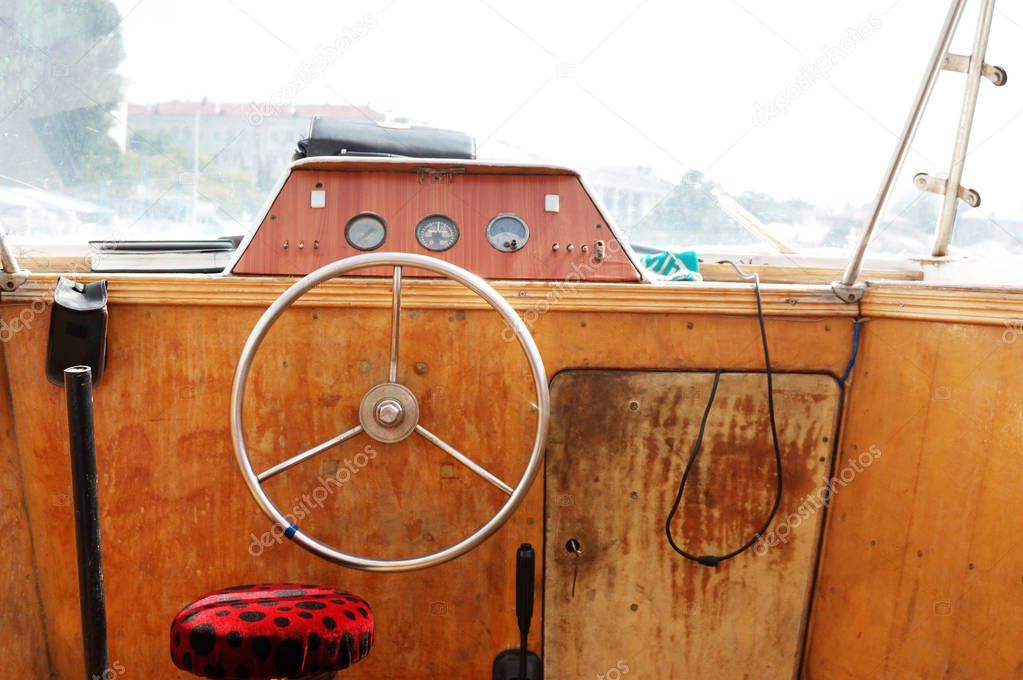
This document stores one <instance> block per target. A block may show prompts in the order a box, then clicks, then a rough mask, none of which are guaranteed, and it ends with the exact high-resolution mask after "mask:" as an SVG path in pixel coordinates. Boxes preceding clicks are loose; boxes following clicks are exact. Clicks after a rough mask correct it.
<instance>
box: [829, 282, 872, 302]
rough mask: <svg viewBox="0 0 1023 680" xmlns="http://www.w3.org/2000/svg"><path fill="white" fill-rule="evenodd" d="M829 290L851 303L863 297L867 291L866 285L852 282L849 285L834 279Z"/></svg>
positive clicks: (840, 298) (843, 300)
mask: <svg viewBox="0 0 1023 680" xmlns="http://www.w3.org/2000/svg"><path fill="white" fill-rule="evenodd" d="M831 290H832V292H834V293H835V296H836V297H837V298H838V299H839V300H841V301H842V302H845V303H848V304H850V305H851V304H855V303H857V302H859V301H860V300H862V299H863V294H864V293H866V292H867V287H866V286H864V285H863V284H853V285H851V286H850V285H846V284H844V283H842V282H841V281H834V282H832V284H831Z"/></svg>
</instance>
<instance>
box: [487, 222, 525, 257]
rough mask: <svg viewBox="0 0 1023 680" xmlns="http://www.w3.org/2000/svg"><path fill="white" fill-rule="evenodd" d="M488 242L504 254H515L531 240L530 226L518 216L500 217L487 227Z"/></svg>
mask: <svg viewBox="0 0 1023 680" xmlns="http://www.w3.org/2000/svg"><path fill="white" fill-rule="evenodd" d="M487 240H488V241H490V245H492V246H494V247H495V248H497V249H498V250H500V251H501V252H502V253H514V252H515V251H516V250H522V246H524V245H526V241H528V240H529V226H528V225H527V224H526V223H525V221H524V220H523V219H522V218H521V217H519V216H518V215H498V216H497V217H495V218H494V219H492V220H490V224H488V225H487Z"/></svg>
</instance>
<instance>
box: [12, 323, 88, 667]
mask: <svg viewBox="0 0 1023 680" xmlns="http://www.w3.org/2000/svg"><path fill="white" fill-rule="evenodd" d="M5 328H9V327H7V326H5ZM19 458H20V456H19V452H18V440H17V437H16V436H15V431H14V413H13V411H12V409H11V390H10V384H9V383H8V378H7V368H6V366H5V365H0V466H2V468H0V469H2V471H3V473H2V474H0V536H2V537H3V548H2V549H0V574H2V575H3V576H2V581H0V659H2V660H3V662H4V672H5V675H7V676H8V677H11V678H44V677H47V676H48V675H49V659H48V654H47V649H46V640H45V637H44V636H45V630H44V628H43V611H42V607H41V606H40V602H39V585H38V573H37V572H36V569H35V560H34V556H33V546H32V529H31V527H32V524H31V522H30V521H29V517H28V515H27V513H26V508H25V488H24V485H23V483H22V475H21V460H20V459H19ZM50 501H51V503H53V504H55V505H59V506H63V507H66V508H68V509H70V508H71V497H70V495H67V494H62V495H57V496H54V497H52V498H51V499H50Z"/></svg>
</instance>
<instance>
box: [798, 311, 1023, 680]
mask: <svg viewBox="0 0 1023 680" xmlns="http://www.w3.org/2000/svg"><path fill="white" fill-rule="evenodd" d="M1013 337H1014V336H1012V335H1008V336H1007V335H1005V329H1004V328H997V327H983V326H974V325H961V324H936V323H921V322H915V321H890V320H874V321H870V322H869V323H867V324H866V325H865V327H864V331H863V345H862V349H861V355H860V358H859V361H858V362H857V366H856V370H855V373H854V377H853V387H852V394H851V398H850V403H849V415H848V418H847V422H846V434H845V436H844V437H843V440H842V445H841V456H840V459H841V460H843V461H845V460H849V459H851V458H854V457H856V456H858V455H860V454H861V453H862V452H864V451H869V450H871V449H872V448H873V449H874V450H875V451H876V452H877V454H878V455H879V456H880V457H879V458H877V462H875V463H874V464H873V465H872V466H871V467H870V469H869V470H867V471H865V472H864V473H863V474H861V475H858V476H857V477H856V479H855V480H854V481H852V482H851V483H850V484H849V485H848V486H846V487H845V488H844V489H842V491H841V492H840V493H838V494H837V495H836V497H835V500H834V504H833V506H832V512H831V514H830V515H829V519H828V526H827V529H826V539H825V549H824V557H823V561H822V567H821V574H820V583H819V585H818V589H817V592H816V601H815V603H814V609H813V619H812V624H811V634H810V642H809V651H808V654H807V662H806V677H807V678H812V679H813V680H853V679H855V680H866V679H868V678H890V679H892V680H909V679H913V680H945V679H948V678H1000V679H1001V678H1005V679H1009V678H1019V677H1023V646H1021V645H1020V641H1021V639H1023V637H1021V626H1020V603H1021V602H1023V550H1021V546H1023V539H1021V536H1023V515H1021V514H1020V512H1019V507H1020V491H1021V489H1023V454H1021V452H1020V441H1021V440H1023V417H1021V415H1023V391H1021V390H1020V384H1021V382H1023V361H1021V359H1023V342H1019V341H1016V340H1014V339H1013Z"/></svg>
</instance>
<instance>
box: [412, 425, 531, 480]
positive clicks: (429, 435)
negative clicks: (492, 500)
mask: <svg viewBox="0 0 1023 680" xmlns="http://www.w3.org/2000/svg"><path fill="white" fill-rule="evenodd" d="M416 432H418V433H419V435H420V436H421V437H422V438H423V439H425V440H426V441H428V442H430V443H431V444H433V445H434V446H436V447H437V448H438V449H440V450H441V451H443V452H444V453H446V454H448V455H449V456H451V457H452V458H454V459H455V460H457V461H458V462H459V463H461V464H462V465H464V466H465V467H467V468H469V469H470V470H472V471H473V472H475V473H476V474H477V475H479V476H480V477H482V478H483V479H485V480H487V481H488V482H490V483H491V484H493V485H494V486H496V487H497V488H498V489H500V490H501V491H503V492H505V494H507V495H509V496H511V495H512V491H514V489H512V488H511V487H510V486H508V485H507V484H505V483H504V482H502V481H501V478H500V477H498V476H497V475H495V474H494V473H492V472H490V471H489V470H487V469H486V468H485V467H483V466H482V465H480V464H479V463H477V462H476V461H474V460H473V459H472V458H469V456H467V455H465V454H464V453H462V452H461V451H459V450H458V449H456V448H455V447H453V446H451V444H448V443H447V442H446V441H444V440H443V439H441V438H440V437H438V436H437V435H435V434H434V433H433V432H430V431H429V430H427V429H426V428H425V427H423V426H422V425H416Z"/></svg>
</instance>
